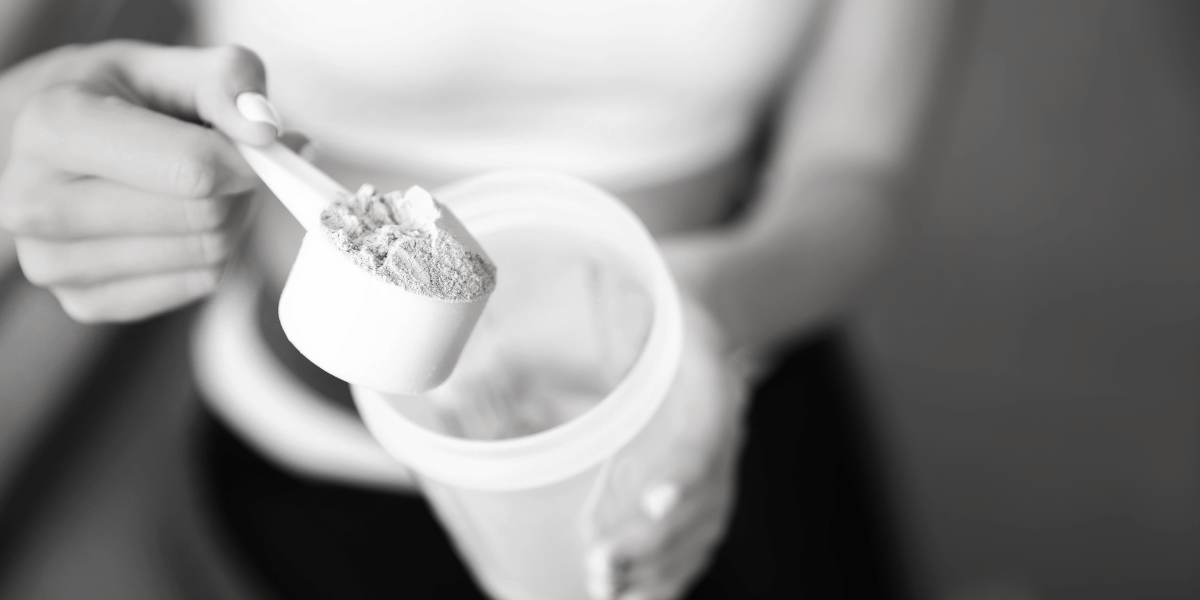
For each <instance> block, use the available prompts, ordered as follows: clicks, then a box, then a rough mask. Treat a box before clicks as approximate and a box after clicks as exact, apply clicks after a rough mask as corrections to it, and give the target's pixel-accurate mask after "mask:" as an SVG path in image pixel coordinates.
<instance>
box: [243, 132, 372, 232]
mask: <svg viewBox="0 0 1200 600" xmlns="http://www.w3.org/2000/svg"><path fill="white" fill-rule="evenodd" d="M236 146H237V149H238V152H240V153H241V155H242V158H244V159H246V163H247V164H249V165H250V168H251V169H254V172H255V173H257V174H258V176H259V178H260V179H262V180H263V183H265V184H267V187H268V188H270V189H271V191H272V192H274V194H275V197H276V198H279V201H280V202H282V203H283V205H284V206H285V207H287V209H288V212H290V213H292V216H293V217H296V220H297V221H299V222H300V224H301V225H303V226H304V229H305V230H310V231H311V230H312V229H314V228H316V227H317V226H319V225H320V223H321V211H323V210H325V207H327V206H329V203H330V202H333V201H334V200H335V199H337V198H338V197H339V196H341V195H347V194H349V193H350V192H348V191H347V190H346V188H344V187H342V185H341V184H339V183H338V182H336V181H334V180H333V179H332V178H331V177H329V176H328V175H326V174H325V173H323V172H322V171H321V170H320V169H318V168H316V167H314V166H312V164H311V163H309V162H308V161H306V160H304V159H303V158H301V157H300V156H299V155H298V154H296V153H295V152H292V151H291V149H289V148H288V147H287V146H284V145H283V144H281V143H279V142H271V144H269V145H267V146H262V147H256V146H250V145H247V144H243V143H241V142H238V143H236Z"/></svg>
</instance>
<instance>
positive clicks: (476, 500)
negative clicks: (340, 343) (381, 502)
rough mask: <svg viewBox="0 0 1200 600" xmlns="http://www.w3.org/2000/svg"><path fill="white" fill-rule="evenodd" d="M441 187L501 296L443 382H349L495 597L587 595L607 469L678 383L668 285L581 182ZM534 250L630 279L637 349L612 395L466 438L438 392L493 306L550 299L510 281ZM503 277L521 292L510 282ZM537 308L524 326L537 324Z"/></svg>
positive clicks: (625, 220)
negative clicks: (589, 528) (639, 301)
mask: <svg viewBox="0 0 1200 600" xmlns="http://www.w3.org/2000/svg"><path fill="white" fill-rule="evenodd" d="M437 195H438V198H439V199H440V200H441V201H442V202H443V203H445V204H446V205H447V206H450V207H451V208H452V209H453V210H454V212H455V214H457V215H458V217H459V219H460V220H461V221H462V222H463V223H464V224H465V225H466V226H467V227H468V228H469V229H470V231H471V233H472V235H474V236H475V238H476V239H477V240H478V241H479V243H480V244H481V245H482V246H483V247H484V249H485V250H486V251H487V252H488V254H489V255H490V256H491V257H492V259H493V260H494V261H495V262H496V265H497V269H498V271H499V273H500V277H499V278H498V284H497V288H496V291H495V292H493V296H492V300H491V302H490V303H489V306H488V308H486V309H485V312H484V316H483V319H482V320H481V321H480V329H477V330H476V332H475V333H474V334H473V335H474V336H475V337H473V338H472V340H471V341H470V342H469V343H468V349H467V350H466V351H465V353H464V355H463V356H464V359H463V360H462V361H461V362H460V363H459V366H458V367H457V370H456V371H455V373H454V374H452V375H451V377H450V380H449V381H448V382H447V384H446V386H445V388H443V389H442V390H435V391H434V392H431V393H430V394H427V395H392V394H387V393H385V392H380V391H377V390H372V389H369V388H366V387H363V386H358V385H355V386H352V391H353V394H354V398H355V402H356V404H357V406H358V409H359V412H360V414H361V416H362V417H363V420H364V421H365V422H366V424H367V427H368V429H369V430H370V431H371V433H372V434H373V435H374V437H375V438H376V439H377V440H379V442H380V443H381V444H382V445H383V447H384V448H385V449H386V450H387V451H388V452H389V453H390V454H391V455H392V456H394V457H395V458H396V459H398V460H399V461H400V462H402V463H404V464H405V465H406V466H407V467H408V468H409V469H410V470H412V471H413V472H414V473H415V474H416V477H417V478H418V480H419V484H420V487H421V489H422V491H423V492H424V494H425V496H426V497H427V498H428V500H429V501H430V502H431V504H432V505H433V507H434V509H435V510H436V512H437V514H438V516H439V518H440V519H441V521H442V523H443V524H444V525H445V527H446V528H447V529H448V531H449V532H450V534H451V536H452V538H453V539H454V542H455V544H456V547H457V548H458V550H459V553H460V554H461V555H462V556H463V558H464V559H465V560H466V562H467V563H468V564H469V565H470V567H471V570H472V572H473V573H474V575H475V577H476V579H477V581H478V582H479V583H480V585H481V586H482V587H483V588H484V589H486V590H487V591H488V593H489V594H491V595H492V596H494V597H496V598H499V599H503V600H543V599H544V600H572V599H576V598H578V599H581V600H582V599H586V598H588V595H587V592H586V588H585V582H586V576H585V573H584V562H585V560H584V557H585V553H586V551H587V548H586V546H585V544H586V533H585V527H586V525H587V522H588V518H589V516H590V515H591V513H592V510H593V509H594V503H595V502H596V500H597V498H598V496H599V494H600V493H601V492H602V490H603V485H604V482H605V472H606V468H607V465H608V464H609V462H610V459H611V458H612V457H613V456H614V455H615V454H616V453H617V452H618V451H620V450H621V448H623V447H624V446H625V445H626V444H628V443H629V442H630V441H631V440H632V439H633V438H634V437H635V436H637V435H639V433H641V434H652V432H648V431H647V428H649V427H654V426H656V425H655V423H656V420H655V419H654V417H655V415H656V414H657V413H659V412H660V411H659V408H660V406H661V405H662V403H663V400H664V397H665V396H666V394H667V391H668V390H669V389H670V386H671V384H672V382H673V380H674V378H675V373H676V369H677V367H678V363H679V356H680V349H681V338H682V316H681V310H680V307H679V298H678V295H677V292H676V289H675V287H674V283H673V280H672V278H671V276H670V274H669V272H668V270H667V267H666V265H665V263H664V261H663V259H662V257H661V256H660V254H659V252H658V249H657V245H656V244H655V242H654V240H653V239H652V238H651V236H650V235H649V233H648V232H647V231H646V230H645V228H644V227H643V226H642V224H641V222H640V221H639V220H638V219H637V218H636V217H635V216H634V215H633V214H632V213H631V212H630V211H629V210H628V209H627V208H626V207H625V206H624V205H623V204H621V203H620V202H619V201H618V200H616V199H615V198H613V197H612V196H610V195H609V194H607V193H605V192H604V191H602V190H600V189H598V188H596V187H594V186H592V185H589V184H587V183H584V182H582V181H579V180H576V179H573V178H570V177H567V176H563V175H557V174H548V173H539V172H525V171H500V172H494V173H490V174H486V175H482V176H479V177H475V178H472V179H468V180H464V181H461V182H459V183H457V184H452V185H451V186H448V187H446V188H443V189H441V190H439V191H438V193H437ZM539 252H541V253H553V255H554V257H556V258H557V257H567V258H564V260H569V256H570V255H572V254H578V255H579V256H580V257H581V258H582V259H583V260H594V261H595V262H596V263H597V264H602V265H604V268H605V269H609V270H617V271H620V273H618V275H619V276H620V277H625V278H627V279H628V280H629V281H632V282H635V283H636V285H637V286H639V287H640V293H641V294H642V295H643V297H644V298H645V301H646V304H647V308H648V311H647V312H646V327H645V328H644V335H643V336H641V337H639V338H638V341H639V342H641V343H640V349H639V348H635V351H636V354H635V355H633V354H631V355H630V361H629V362H630V365H629V366H628V369H627V370H625V371H624V372H623V373H620V374H618V376H617V378H616V379H615V380H614V383H615V385H613V386H612V387H611V389H607V390H604V391H603V392H602V393H601V394H600V395H599V396H598V397H597V402H596V403H594V404H593V405H591V406H590V407H584V408H583V409H581V410H579V411H578V412H581V413H582V414H578V415H576V416H574V417H573V418H570V419H569V420H566V422H563V423H561V424H557V425H555V426H552V427H550V428H549V429H545V430H542V431H537V432H534V433H529V434H527V435H520V436H518V437H505V438H503V439H470V438H466V437H463V436H462V435H461V432H456V431H454V430H453V428H450V427H448V426H447V423H446V420H445V419H444V418H442V417H443V416H444V415H439V413H438V410H439V409H438V407H439V404H438V398H437V397H436V396H438V394H441V395H443V396H445V395H453V394H454V393H456V392H455V391H454V390H455V381H456V378H457V377H460V375H462V374H461V372H462V371H463V370H464V369H468V370H469V369H470V368H471V365H469V364H467V363H469V362H470V361H471V358H470V354H471V347H470V344H474V343H476V342H477V341H479V343H482V341H481V340H479V336H481V335H483V332H482V331H481V330H482V329H483V328H484V326H485V325H486V323H487V321H488V318H489V314H488V311H492V310H497V311H504V310H505V308H504V307H505V306H519V305H520V303H521V302H523V301H526V300H527V301H530V302H537V301H545V300H546V299H544V298H538V297H536V296H530V295H529V294H531V293H532V294H536V293H537V292H536V291H532V292H531V291H530V290H528V289H525V286H523V285H520V284H519V283H518V282H519V280H520V277H514V275H513V274H514V273H516V272H518V271H519V269H520V264H519V263H521V262H522V261H523V260H526V259H523V258H522V256H525V257H526V258H527V259H528V258H529V257H530V256H531V255H530V254H529V253H534V256H535V257H536V256H537V254H536V253H539ZM523 253H525V254H523ZM543 256H544V255H543ZM506 276H508V279H507V281H506ZM556 276H557V275H556V274H554V273H548V274H545V277H549V278H553V277H556ZM506 283H509V284H512V285H513V287H510V288H505V284H506ZM523 293H524V294H527V295H526V296H525V297H522V296H521V294H523ZM506 316H508V315H506V314H504V313H503V312H498V313H497V314H496V315H495V318H496V322H497V323H501V324H507V325H509V326H511V325H512V323H511V321H512V319H511V318H509V319H508V320H507V321H506ZM534 316H535V318H533V319H531V320H530V321H529V323H530V324H529V325H528V327H529V328H534V327H537V326H538V324H537V323H536V321H537V319H536V315H534ZM616 318H622V317H621V315H616ZM520 327H525V325H520ZM520 331H521V329H520V328H518V333H519V332H520ZM491 351H492V350H491V349H490V348H488V349H483V350H480V351H479V353H480V354H487V353H488V352H491ZM497 352H499V353H501V354H504V353H505V352H506V351H505V350H504V349H503V348H499V349H498V350H497ZM516 353H519V352H516ZM510 354H511V353H510ZM495 358H496V360H497V361H499V362H503V360H517V359H518V358H519V357H514V356H508V355H504V356H497V357H495ZM597 368H602V367H600V366H597ZM468 400H470V398H468Z"/></svg>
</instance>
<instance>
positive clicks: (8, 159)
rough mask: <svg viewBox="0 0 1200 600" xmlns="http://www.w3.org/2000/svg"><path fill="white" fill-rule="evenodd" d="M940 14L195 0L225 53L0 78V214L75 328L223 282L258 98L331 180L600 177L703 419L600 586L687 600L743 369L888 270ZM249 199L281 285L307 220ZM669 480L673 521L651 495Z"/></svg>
mask: <svg viewBox="0 0 1200 600" xmlns="http://www.w3.org/2000/svg"><path fill="white" fill-rule="evenodd" d="M945 4H946V2H944V1H942V0H912V1H909V2H890V3H883V4H878V3H872V2H866V1H864V0H844V1H841V2H829V3H821V2H796V3H780V2H773V1H769V0H763V1H761V2H734V1H732V0H726V1H721V0H712V1H711V2H706V3H688V4H687V5H686V6H685V7H681V6H676V5H675V3H672V2H666V1H662V2H644V1H643V2H628V3H624V2H612V1H609V2H603V3H601V2H595V3H592V2H587V3H573V4H565V3H558V2H543V3H538V2H515V1H514V2H500V3H497V2H482V1H480V2H474V3H472V2H466V3H456V4H454V5H453V7H449V6H447V5H446V4H445V3H430V4H428V5H424V4H421V3H384V2H358V1H348V0H345V1H343V2H339V3H337V4H336V5H333V6H331V5H326V4H325V3H320V2H315V1H313V2H300V3H297V2H283V1H282V0H279V1H268V0H264V1H263V2H258V3H237V2H233V1H231V0H230V1H224V0H206V1H202V2H200V3H199V5H198V6H197V7H196V15H197V24H198V29H197V34H198V36H199V38H200V40H201V41H202V42H204V43H206V44H222V45H218V46H214V47H211V48H205V49H194V48H166V47H157V46H147V45H139V44H130V43H108V44H99V45H94V46H85V47H67V48H62V49H58V50H55V51H51V52H48V53H46V54H43V55H41V56H38V57H35V58H33V59H31V60H29V61H26V62H25V63H22V64H20V65H18V66H16V67H14V68H12V69H10V70H9V71H8V72H6V73H4V75H3V77H2V78H0V106H3V107H4V112H3V113H2V114H0V136H2V137H3V138H4V139H6V140H11V149H10V150H9V151H8V154H7V155H0V164H3V165H4V172H3V175H0V225H3V226H4V227H5V228H6V229H8V230H10V231H12V232H13V234H14V235H15V237H16V239H17V244H18V252H19V256H20V260H21V264H22V268H23V269H24V271H25V273H26V276H27V277H28V278H29V279H30V280H31V281H33V282H35V283H37V284H39V285H43V286H45V287H47V288H49V289H50V290H51V291H52V292H54V294H55V295H56V296H57V297H58V299H59V300H60V302H61V303H62V305H63V307H64V309H65V310H66V311H67V312H68V313H69V314H71V315H72V316H73V317H75V318H77V319H79V320H82V321H89V322H90V321H127V320H134V319H140V318H143V317H146V316H150V315H153V314H157V313H160V312H162V311H165V310H170V309H172V308H175V307H178V306H181V305H183V304H186V303H189V302H191V301H194V300H195V299H197V298H200V297H203V296H205V295H208V294H210V293H212V292H213V291H214V290H216V289H217V286H218V282H219V280H220V275H221V273H222V270H223V268H224V263H225V261H226V259H227V258H228V256H229V254H230V251H231V249H232V247H233V246H234V244H235V243H236V241H237V239H238V236H239V232H240V231H241V229H242V227H241V225H242V221H243V219H242V217H243V216H244V215H245V214H246V213H247V212H248V211H247V210H246V209H245V207H246V206H247V205H248V203H247V202H246V197H247V195H248V194H249V193H250V192H252V191H254V190H255V189H257V188H258V183H257V179H256V178H255V177H254V176H253V174H252V173H251V172H250V171H249V170H248V168H247V167H246V165H245V164H244V162H242V160H241V159H240V157H239V156H238V155H237V153H236V152H235V151H234V150H233V148H232V146H231V144H230V143H229V141H228V140H227V139H226V137H225V136H228V137H231V138H233V139H236V140H239V141H242V142H245V143H249V144H263V143H266V142H267V141H269V140H270V139H272V138H273V137H274V136H275V135H276V134H277V133H279V132H278V131H276V130H275V128H273V127H272V126H270V125H267V124H262V123H253V122H249V121H247V120H245V119H244V118H242V117H241V116H240V115H239V114H238V112H237V111H236V109H235V107H234V104H233V99H234V98H235V97H236V96H237V95H238V94H240V93H242V92H246V91H256V92H261V93H267V92H269V95H270V96H271V97H272V98H273V100H275V102H276V104H278V105H279V106H281V107H283V108H284V111H285V118H286V119H287V121H288V124H289V125H290V126H292V125H294V126H295V127H296V128H297V129H298V130H300V131H302V132H304V133H305V134H306V135H308V136H309V137H310V138H312V139H313V140H315V141H316V143H317V147H318V160H319V161H320V163H321V164H322V166H323V167H324V168H326V169H327V170H328V171H330V172H331V173H332V174H334V175H335V176H337V177H338V178H339V179H342V180H343V181H345V182H360V181H371V182H373V183H375V184H376V185H377V186H379V187H381V188H384V189H394V188H398V187H401V186H402V185H406V184H409V183H420V184H422V185H426V186H430V187H433V186H436V185H437V184H439V183H441V182H443V181H448V180H452V179H456V178H458V177H461V176H464V175H468V174H471V173H474V172H478V171H482V170H487V169H491V168H499V167H513V166H516V167H537V168H544V169H554V170H560V171H566V172H570V173H573V174H575V175H578V176H581V177H585V178H587V179H590V180H592V181H593V182H596V183H598V184H599V185H601V186H604V187H606V188H608V189H609V190H610V191H612V192H614V193H615V194H616V195H618V196H619V197H621V198H622V200H624V201H625V202H626V203H628V204H629V206H630V207H631V208H632V209H633V210H634V211H635V212H636V213H637V214H638V215H639V216H641V217H642V219H643V220H644V221H645V222H646V224H647V225H648V227H650V228H651V230H652V231H653V232H654V233H655V234H656V235H657V236H658V238H659V239H660V241H661V245H662V249H663V251H664V253H665V254H666V256H667V258H668V261H669V263H670V266H671V268H672V270H673V272H674V274H675V276H676V278H677V280H678V282H679V284H680V287H681V289H682V290H683V293H684V296H685V307H686V315H687V334H686V344H687V347H686V349H685V353H684V361H683V364H682V365H681V368H680V372H679V375H678V377H677V381H676V384H675V388H674V390H673V392H672V393H673V394H677V395H683V396H688V397H690V405H691V406H693V407H694V413H693V414H692V415H691V416H692V422H693V424H694V427H692V428H691V429H690V430H688V431H686V432H683V433H681V435H680V438H679V439H677V440H673V443H672V444H670V445H667V446H666V447H667V448H669V451H668V452H666V455H665V456H663V457H661V459H657V460H656V459H653V457H651V458H647V457H645V456H639V460H638V461H636V462H630V463H629V466H628V469H627V472H628V473H629V474H628V477H630V478H631V480H632V481H633V485H630V486H627V487H620V488H618V487H614V488H613V489H614V490H618V489H619V490H632V491H630V492H627V493H628V494H632V496H633V497H622V496H620V493H619V492H616V491H614V492H613V493H612V494H611V497H608V498H605V499H604V502H606V503H607V504H608V505H610V506H612V507H613V510H612V511H609V513H610V514H616V515H617V516H616V517H615V518H613V519H611V520H609V521H608V522H606V523H603V524H597V528H596V529H597V533H596V536H595V540H594V548H595V552H594V556H595V557H597V558H596V560H593V561H590V563H589V566H590V567H591V569H592V571H591V577H592V579H593V582H592V583H593V585H592V588H593V589H594V591H595V593H596V594H597V596H601V597H602V596H614V595H617V594H621V595H622V597H647V598H668V597H673V596H675V595H677V594H678V593H679V592H680V591H681V590H682V589H684V587H685V586H686V585H687V583H688V582H690V581H692V580H693V579H694V577H695V576H696V575H697V574H698V573H699V572H700V571H701V568H702V567H703V565H704V564H705V562H706V561H707V559H708V557H709V554H710V552H711V550H712V548H713V546H714V544H715V543H716V542H717V540H718V539H719V538H720V534H721V532H722V531H723V529H724V527H725V524H726V521H727V519H728V515H729V512H730V506H731V501H732V495H733V482H734V465H735V464H736V461H735V460H734V458H735V457H736V453H737V451H738V438H739V423H740V420H741V414H742V411H744V409H745V405H746V403H745V402H743V401H742V398H743V396H744V395H745V390H746V387H747V383H746V380H747V376H748V373H749V371H750V370H751V369H750V367H748V365H754V364H760V365H761V364H762V362H763V360H762V357H764V356H766V354H767V351H768V350H770V349H771V348H774V347H776V346H778V345H779V344H780V343H781V342H783V341H786V340H788V339H791V338H793V337H795V336H797V335H800V334H802V333H804V332H806V331H810V330H812V329H813V328H814V327H816V326H818V325H820V324H822V323H824V322H827V321H828V320H829V319H831V318H833V317H835V316H836V315H837V314H838V312H839V311H841V310H842V309H843V308H844V307H845V306H846V304H847V302H848V301H849V300H850V298H851V297H852V296H853V292H854V291H855V290H856V288H857V287H858V286H859V283H860V282H861V281H862V280H863V278H864V276H865V275H867V274H868V273H869V272H870V271H871V270H872V268H873V267H874V266H875V265H876V264H877V263H878V261H879V260H880V258H881V257H882V255H883V254H884V248H885V247H886V246H885V242H886V239H887V237H888V232H889V229H890V228H891V226H892V223H893V220H894V217H893V210H894V208H893V205H892V203H891V196H892V192H893V190H894V189H895V185H896V183H897V181H898V180H899V179H900V178H901V177H902V175H903V172H904V169H905V168H906V166H907V161H908V159H909V156H910V154H911V150H912V148H913V147H914V145H915V143H916V141H917V139H918V133H919V131H920V124H921V121H922V117H923V111H924V109H925V107H926V105H927V103H928V99H929V95H930V88H931V86H932V82H933V80H934V79H935V74H936V72H937V69H936V66H937V60H936V58H937V56H938V53H939V48H940V46H941V43H942V40H943V35H942V31H943V29H944V24H945V21H946V17H945V14H946V8H945ZM225 44H238V45H240V46H230V45H225ZM267 74H269V75H270V78H271V85H270V87H269V88H268V86H267V85H266V75H267ZM768 115H770V116H771V117H772V118H771V120H770V124H771V129H770V130H769V131H768V132H767V133H768V134H769V139H770V144H769V149H768V151H767V154H766V156H765V158H762V159H759V158H757V157H755V156H754V152H753V148H754V143H753V141H754V139H755V137H756V136H757V135H758V134H759V133H760V127H761V126H762V124H763V123H764V122H765V120H766V118H767V117H768ZM200 123H203V124H208V125H211V128H206V127H204V126H201V125H200ZM218 132H219V133H218ZM8 146H9V145H8V144H5V145H4V147H8ZM748 175H750V177H748ZM748 180H752V181H754V185H752V186H747V185H746V181H748ZM743 205H744V210H741V211H740V212H739V211H736V209H738V208H739V207H740V206H743ZM263 211H264V214H263V215H261V217H260V218H259V219H257V220H256V221H255V229H256V231H255V235H254V237H253V242H254V243H253V247H254V249H255V251H254V252H253V254H254V256H255V258H256V262H257V263H258V264H259V265H260V266H261V268H260V269H259V270H258V271H259V272H260V273H262V278H263V280H264V286H265V288H266V289H267V290H268V292H271V293H273V294H274V295H275V296H277V294H278V290H279V289H280V288H281V286H282V277H283V275H284V274H286V272H287V268H288V266H290V261H291V257H292V256H293V255H294V248H295V247H296V243H297V239H298V237H297V234H298V232H297V231H296V227H295V226H294V225H292V224H291V222H290V220H289V219H288V218H287V217H286V215H282V214H281V211H280V210H279V208H278V206H276V205H275V204H273V203H264V204H263ZM735 357H737V358H739V360H734V358H735ZM748 358H749V360H747V359H748ZM649 465H654V466H653V467H650V466H649ZM664 482H667V483H669V484H670V486H673V488H674V489H675V492H674V495H675V497H676V498H677V502H675V503H674V504H675V506H673V507H672V508H671V509H670V510H667V511H659V510H657V509H648V508H647V504H648V503H647V501H646V500H647V494H649V496H650V497H653V496H656V495H657V496H660V497H661V494H659V493H658V492H657V490H661V489H662V487H661V485H660V484H662V483H664ZM656 502H657V501H652V502H649V504H650V505H654V504H655V503H656ZM660 512H662V513H663V514H658V513H660Z"/></svg>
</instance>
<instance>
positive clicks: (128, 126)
mask: <svg viewBox="0 0 1200 600" xmlns="http://www.w3.org/2000/svg"><path fill="white" fill-rule="evenodd" d="M15 129H16V132H15V134H14V136H13V139H14V140H15V143H14V147H16V146H17V145H19V147H20V150H21V151H22V152H25V153H27V154H33V155H36V156H39V157H40V158H41V159H42V160H43V161H45V162H47V163H49V164H51V165H52V166H53V167H54V168H56V169H59V170H62V171H66V172H68V173H70V174H73V175H83V176H93V177H100V178H103V179H111V180H113V181H117V182H120V183H123V184H125V185H128V186H131V187H134V188H139V189H143V190H146V191H150V192H155V193H159V194H164V195H168V196H176V197H184V198H205V197H211V196H219V195H226V194H234V193H238V192H243V191H246V190H249V189H251V188H253V187H255V186H256V185H257V181H258V180H257V178H256V177H255V176H254V173H253V172H252V171H251V170H250V167H249V166H248V165H246V163H245V161H244V160H242V157H241V156H240V155H239V154H238V153H237V151H236V150H235V149H234V148H233V145H232V144H231V143H230V142H229V140H228V139H227V138H225V137H224V136H223V135H221V134H220V133H217V132H216V131H214V130H212V129H209V128H207V127H204V126H201V125H196V124H194V123H188V122H186V121H181V120H179V119H176V118H173V117H171V116H168V115H165V114H162V113H159V112H155V111H153V110H150V109H148V108H145V107H142V106H138V105H136V104H133V103H130V102H129V101H127V100H125V99H124V98H122V97H120V96H118V95H115V94H112V93H110V92H109V90H107V89H104V87H103V86H102V85H99V84H63V85H59V86H54V87H52V88H50V89H48V90H46V91H45V92H43V93H42V94H40V95H39V96H38V97H37V98H36V99H35V100H33V101H32V102H31V103H30V105H29V106H28V107H27V108H26V110H25V111H24V112H23V113H22V115H21V117H20V118H19V119H18V122H17V124H16V128H15Z"/></svg>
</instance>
